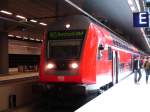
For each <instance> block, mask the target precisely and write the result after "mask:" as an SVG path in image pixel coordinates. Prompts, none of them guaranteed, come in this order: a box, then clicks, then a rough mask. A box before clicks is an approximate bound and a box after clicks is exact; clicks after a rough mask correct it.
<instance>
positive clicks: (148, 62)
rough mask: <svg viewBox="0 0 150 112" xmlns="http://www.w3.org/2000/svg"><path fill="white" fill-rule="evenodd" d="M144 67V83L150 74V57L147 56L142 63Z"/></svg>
mask: <svg viewBox="0 0 150 112" xmlns="http://www.w3.org/2000/svg"><path fill="white" fill-rule="evenodd" d="M144 69H145V73H146V84H148V78H149V75H150V57H148V58H147V60H146V61H145V63H144Z"/></svg>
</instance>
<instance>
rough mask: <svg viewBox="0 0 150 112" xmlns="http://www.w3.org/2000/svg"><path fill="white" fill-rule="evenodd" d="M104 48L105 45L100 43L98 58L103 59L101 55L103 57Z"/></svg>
mask: <svg viewBox="0 0 150 112" xmlns="http://www.w3.org/2000/svg"><path fill="white" fill-rule="evenodd" d="M103 50H104V47H103V45H102V44H99V46H98V60H100V59H101V57H102V51H103Z"/></svg>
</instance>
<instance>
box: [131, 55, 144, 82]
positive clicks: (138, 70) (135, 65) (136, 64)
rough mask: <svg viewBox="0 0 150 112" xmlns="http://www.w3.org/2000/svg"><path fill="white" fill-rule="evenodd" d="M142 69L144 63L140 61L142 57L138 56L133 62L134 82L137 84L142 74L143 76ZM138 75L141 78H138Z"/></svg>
mask: <svg viewBox="0 0 150 112" xmlns="http://www.w3.org/2000/svg"><path fill="white" fill-rule="evenodd" d="M141 68H142V62H141V60H140V56H136V57H135V59H134V61H133V71H134V82H135V84H137V83H139V81H140V79H141V77H142V74H141ZM137 74H139V77H138V78H137Z"/></svg>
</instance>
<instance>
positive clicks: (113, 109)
mask: <svg viewBox="0 0 150 112" xmlns="http://www.w3.org/2000/svg"><path fill="white" fill-rule="evenodd" d="M145 78H146V76H145V72H144V70H142V79H141V80H140V82H139V84H135V83H134V74H131V75H130V76H129V77H127V78H126V79H125V80H123V81H122V82H120V83H119V84H117V85H115V86H114V87H112V88H110V89H109V90H108V91H106V92H104V93H103V94H101V95H100V96H98V97H96V98H95V99H93V100H92V101H90V102H89V103H87V104H86V105H84V106H83V107H81V108H79V109H78V110H76V112H149V111H150V106H149V105H150V79H149V83H148V84H146V81H145Z"/></svg>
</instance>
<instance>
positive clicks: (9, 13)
mask: <svg viewBox="0 0 150 112" xmlns="http://www.w3.org/2000/svg"><path fill="white" fill-rule="evenodd" d="M0 12H1V13H4V14H7V15H12V13H11V12H8V11H5V10H1V11H0Z"/></svg>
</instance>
